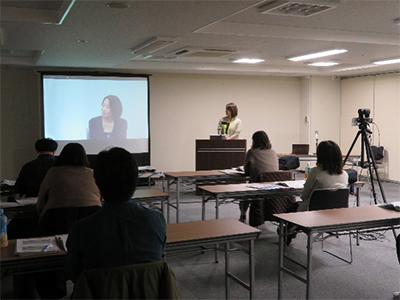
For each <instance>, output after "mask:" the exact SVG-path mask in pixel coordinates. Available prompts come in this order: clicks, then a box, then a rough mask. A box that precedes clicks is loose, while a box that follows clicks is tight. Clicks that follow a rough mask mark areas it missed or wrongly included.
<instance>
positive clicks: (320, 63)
mask: <svg viewBox="0 0 400 300" xmlns="http://www.w3.org/2000/svg"><path fill="white" fill-rule="evenodd" d="M338 64H339V63H337V62H316V63H310V64H308V65H309V66H315V67H330V66H336V65H338Z"/></svg>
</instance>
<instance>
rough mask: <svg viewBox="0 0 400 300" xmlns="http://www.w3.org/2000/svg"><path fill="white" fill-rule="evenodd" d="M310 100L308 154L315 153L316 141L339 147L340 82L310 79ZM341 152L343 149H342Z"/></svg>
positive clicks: (319, 78) (329, 78) (325, 78)
mask: <svg viewBox="0 0 400 300" xmlns="http://www.w3.org/2000/svg"><path fill="white" fill-rule="evenodd" d="M311 80H312V84H311V99H310V102H311V103H310V139H309V141H308V142H309V143H310V152H312V153H315V152H316V140H315V131H316V130H318V141H319V142H321V141H325V140H332V141H335V142H336V143H338V144H339V146H341V145H340V80H339V79H332V77H326V76H325V77H321V76H320V77H316V76H313V77H312V79H311ZM341 148H342V147H341ZM342 150H343V149H342Z"/></svg>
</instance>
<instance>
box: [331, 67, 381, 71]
mask: <svg viewBox="0 0 400 300" xmlns="http://www.w3.org/2000/svg"><path fill="white" fill-rule="evenodd" d="M374 67H377V65H366V66H359V67H350V68H345V69H340V70H337V72H345V71H354V70H361V69H367V68H374Z"/></svg>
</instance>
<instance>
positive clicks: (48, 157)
mask: <svg viewBox="0 0 400 300" xmlns="http://www.w3.org/2000/svg"><path fill="white" fill-rule="evenodd" d="M57 147H58V144H57V142H56V141H53V140H52V139H40V140H37V141H36V143H35V150H36V152H37V158H36V159H34V160H32V161H30V162H28V163H26V164H25V165H24V166H23V167H22V169H21V171H20V172H19V175H18V178H17V181H16V182H15V189H16V192H17V193H18V194H19V196H20V197H22V196H25V197H37V196H38V194H39V188H40V185H41V184H42V181H43V179H44V177H45V176H46V174H47V171H48V170H49V169H50V168H51V167H52V166H53V165H54V161H55V158H54V153H55V151H56V150H57Z"/></svg>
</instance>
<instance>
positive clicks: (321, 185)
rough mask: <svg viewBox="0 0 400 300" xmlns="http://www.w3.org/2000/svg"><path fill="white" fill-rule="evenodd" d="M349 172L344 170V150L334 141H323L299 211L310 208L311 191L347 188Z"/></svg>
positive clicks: (307, 181)
mask: <svg viewBox="0 0 400 300" xmlns="http://www.w3.org/2000/svg"><path fill="white" fill-rule="evenodd" d="M347 186H348V174H347V172H345V171H343V167H342V151H341V150H340V147H339V146H338V145H337V144H336V143H335V142H334V141H323V142H321V143H319V145H318V147H317V166H316V167H314V168H313V169H312V170H311V172H310V174H309V175H308V178H307V180H306V183H305V184H304V188H303V191H302V193H301V199H302V200H303V201H301V202H300V203H299V206H298V208H297V211H306V210H308V205H309V203H310V197H311V193H312V192H313V191H314V190H316V189H326V188H345V187H347Z"/></svg>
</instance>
